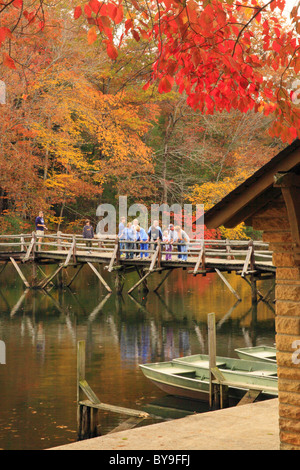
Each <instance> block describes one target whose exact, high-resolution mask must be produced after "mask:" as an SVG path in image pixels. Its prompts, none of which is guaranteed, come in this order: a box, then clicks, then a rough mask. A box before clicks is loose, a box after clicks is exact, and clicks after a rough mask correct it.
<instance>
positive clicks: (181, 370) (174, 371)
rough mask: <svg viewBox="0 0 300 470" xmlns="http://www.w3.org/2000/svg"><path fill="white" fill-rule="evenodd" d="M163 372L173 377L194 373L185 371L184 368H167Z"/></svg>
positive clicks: (188, 370) (189, 370) (191, 370)
mask: <svg viewBox="0 0 300 470" xmlns="http://www.w3.org/2000/svg"><path fill="white" fill-rule="evenodd" d="M164 372H166V373H167V374H172V375H173V374H175V375H179V374H180V375H182V374H190V373H191V372H194V373H196V371H195V370H194V369H186V368H185V367H184V368H183V367H180V366H179V367H168V368H165V369H164Z"/></svg>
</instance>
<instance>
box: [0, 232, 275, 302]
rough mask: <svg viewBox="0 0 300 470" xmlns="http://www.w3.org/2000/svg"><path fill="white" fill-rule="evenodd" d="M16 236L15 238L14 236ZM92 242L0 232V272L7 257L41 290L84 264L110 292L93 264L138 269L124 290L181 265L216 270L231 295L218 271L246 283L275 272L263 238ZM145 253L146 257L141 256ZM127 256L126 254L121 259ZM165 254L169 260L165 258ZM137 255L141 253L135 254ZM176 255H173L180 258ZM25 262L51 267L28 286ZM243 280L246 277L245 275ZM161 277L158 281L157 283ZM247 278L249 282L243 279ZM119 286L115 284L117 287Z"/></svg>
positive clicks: (121, 270)
mask: <svg viewBox="0 0 300 470" xmlns="http://www.w3.org/2000/svg"><path fill="white" fill-rule="evenodd" d="M14 240H16V241H14ZM91 243H92V246H86V240H84V239H83V238H82V237H79V236H75V235H68V234H61V233H58V234H57V235H47V236H45V237H44V238H43V241H42V242H41V243H39V240H37V238H36V235H35V233H33V234H30V235H9V236H8V235H2V236H0V264H2V265H3V266H2V267H0V274H1V272H2V271H3V269H5V266H6V265H7V264H8V263H9V262H11V263H12V264H13V265H14V267H15V269H16V271H17V272H18V274H19V276H20V277H21V279H22V280H23V282H24V284H25V286H26V287H27V288H28V287H35V288H36V287H38V288H43V289H45V288H46V287H47V286H48V285H49V284H50V283H52V281H53V279H54V278H55V277H56V276H58V275H59V274H61V271H62V270H63V269H66V268H67V267H68V266H71V265H72V266H79V269H81V268H82V266H83V265H84V264H87V265H88V266H89V267H90V268H91V269H92V270H93V271H94V273H95V275H96V276H97V277H98V278H99V279H100V281H101V282H102V284H103V285H104V286H105V287H106V289H107V290H108V291H109V292H111V288H110V287H109V286H108V284H107V283H106V281H105V280H104V278H103V277H102V276H101V274H100V273H99V272H98V270H96V268H95V266H94V264H101V265H104V266H105V268H106V269H107V271H108V273H111V272H112V271H115V272H116V273H117V277H118V275H119V274H120V276H122V275H123V274H126V273H128V272H130V271H132V270H135V271H137V273H138V274H139V278H140V279H139V281H138V282H137V283H136V284H135V285H134V286H133V287H132V288H131V289H130V290H129V291H128V292H129V293H131V292H132V290H134V289H135V288H136V287H138V286H139V285H140V284H141V283H143V284H144V287H146V288H147V278H148V276H149V275H150V274H151V273H153V272H157V271H166V276H165V278H164V279H166V278H167V276H168V275H169V273H170V272H171V271H172V270H173V269H178V268H183V269H186V270H187V272H188V273H190V274H193V275H195V276H196V275H198V274H202V275H205V274H206V273H209V272H216V273H218V275H219V276H220V277H221V279H222V280H223V281H224V283H225V284H226V285H227V287H228V288H229V289H230V290H231V291H232V292H233V293H234V294H235V295H236V297H237V298H238V299H239V296H238V294H237V293H236V292H235V291H233V289H232V288H231V286H230V285H229V283H228V281H227V280H226V279H225V278H224V276H223V275H222V274H221V272H232V271H233V272H236V273H237V274H239V275H241V276H242V277H243V278H244V279H246V277H247V276H249V277H250V280H251V283H252V286H253V285H254V283H255V282H256V280H257V279H261V278H262V276H263V275H265V276H264V277H266V276H272V275H273V274H274V273H275V270H276V269H275V266H274V265H273V263H272V253H271V252H270V251H269V250H268V245H267V244H265V243H263V242H253V241H240V240H191V241H190V243H189V245H188V246H185V247H184V249H186V251H185V252H183V251H182V245H180V244H179V243H174V244H173V247H172V251H171V252H170V251H167V250H168V246H166V245H168V243H162V242H160V241H158V242H152V243H150V244H149V245H148V248H147V249H146V250H145V251H143V250H141V249H139V242H137V243H135V245H133V244H132V242H131V244H130V243H129V242H126V245H125V248H124V241H123V240H122V243H121V241H120V240H119V239H118V238H117V237H102V238H97V239H93V240H92V241H91ZM145 252H146V253H147V254H148V257H145V256H144V255H145ZM125 253H126V254H127V255H129V254H130V255H131V258H126V257H125ZM166 255H168V257H169V259H166ZM141 256H142V257H141ZM181 257H182V259H179V258H181ZM27 262H30V263H31V264H32V265H33V269H35V268H34V266H36V265H46V264H56V265H58V267H57V269H56V270H55V272H54V273H53V274H51V275H50V276H48V277H47V276H46V275H45V274H44V278H46V279H42V280H41V281H39V282H36V281H35V284H34V285H32V286H30V284H29V282H28V281H27V280H26V278H25V276H24V274H23V272H22V270H21V268H20V266H21V265H22V264H26V263H27ZM75 277H76V275H75V276H74V278H75ZM246 280H247V279H246ZM163 282H164V281H161V282H160V284H159V286H158V287H160V285H161V284H162V283H163ZM247 282H249V281H248V280H247ZM117 284H118V286H119V287H118V288H117V289H118V290H122V286H123V284H124V282H123V284H122V282H121V280H120V279H119V281H118V282H117ZM120 286H121V287H120Z"/></svg>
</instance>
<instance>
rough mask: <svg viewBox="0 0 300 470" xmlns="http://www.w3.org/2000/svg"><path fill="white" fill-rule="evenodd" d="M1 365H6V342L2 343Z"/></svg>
mask: <svg viewBox="0 0 300 470" xmlns="http://www.w3.org/2000/svg"><path fill="white" fill-rule="evenodd" d="M0 364H6V346H5V343H4V341H0Z"/></svg>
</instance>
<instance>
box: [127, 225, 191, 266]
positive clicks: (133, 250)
mask: <svg viewBox="0 0 300 470" xmlns="http://www.w3.org/2000/svg"><path fill="white" fill-rule="evenodd" d="M125 223H126V219H125V217H122V218H121V221H120V224H119V233H118V238H119V240H120V251H121V257H125V258H126V259H133V257H134V256H136V257H137V258H143V257H145V258H147V257H148V256H149V253H148V250H149V249H150V248H149V246H151V245H153V246H156V244H157V241H158V240H160V241H161V242H162V243H163V247H164V250H163V251H166V252H167V253H166V254H165V259H166V260H167V261H168V260H169V261H170V260H171V259H172V251H173V248H174V243H176V246H177V250H178V254H177V258H178V260H180V261H186V260H187V256H188V255H187V251H188V245H189V242H190V239H189V236H188V235H187V233H186V232H185V231H184V230H182V228H181V227H180V226H179V225H177V226H175V227H174V225H173V224H169V226H168V228H167V229H165V230H164V231H162V229H161V227H160V226H159V222H158V220H154V221H153V224H152V225H151V227H150V228H149V230H148V231H147V232H146V230H145V229H144V228H143V227H141V226H140V225H139V221H138V219H134V220H133V221H132V222H127V224H126V225H125ZM122 250H126V251H125V252H122Z"/></svg>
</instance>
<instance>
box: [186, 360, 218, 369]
mask: <svg viewBox="0 0 300 470" xmlns="http://www.w3.org/2000/svg"><path fill="white" fill-rule="evenodd" d="M186 364H187V363H186ZM189 365H191V366H193V367H203V368H204V369H209V361H205V360H201V359H199V360H198V361H191V362H190V363H189ZM225 366H226V362H218V361H217V367H219V368H222V367H223V368H224V367H225Z"/></svg>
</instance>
